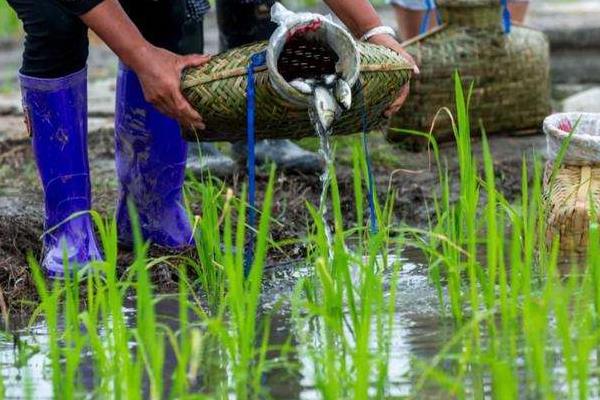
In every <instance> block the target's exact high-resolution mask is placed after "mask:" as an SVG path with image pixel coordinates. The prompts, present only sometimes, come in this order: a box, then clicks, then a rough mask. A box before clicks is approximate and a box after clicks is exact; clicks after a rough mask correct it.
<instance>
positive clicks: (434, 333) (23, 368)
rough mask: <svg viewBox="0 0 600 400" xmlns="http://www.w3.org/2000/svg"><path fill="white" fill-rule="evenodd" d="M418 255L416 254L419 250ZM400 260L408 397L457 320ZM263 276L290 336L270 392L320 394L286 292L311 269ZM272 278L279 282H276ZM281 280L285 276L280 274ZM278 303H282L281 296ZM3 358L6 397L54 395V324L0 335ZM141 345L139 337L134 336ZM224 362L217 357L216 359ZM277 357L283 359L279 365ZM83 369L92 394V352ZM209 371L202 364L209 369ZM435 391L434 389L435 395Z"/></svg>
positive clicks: (131, 317) (166, 313) (277, 324)
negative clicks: (419, 372)
mask: <svg viewBox="0 0 600 400" xmlns="http://www.w3.org/2000/svg"><path fill="white" fill-rule="evenodd" d="M415 256H416V255H415ZM398 262H399V263H401V264H402V272H401V273H400V277H399V279H398V282H397V290H398V291H399V292H400V293H402V296H399V297H398V298H397V299H396V306H395V307H396V311H395V315H394V322H393V327H392V329H393V337H392V338H391V352H390V371H389V380H390V388H389V395H390V396H394V397H395V396H398V397H404V396H408V395H410V394H411V393H412V392H413V389H414V386H415V384H416V383H417V380H418V375H417V374H415V372H416V371H415V369H414V365H415V363H417V364H421V363H428V362H429V361H430V360H431V359H432V358H433V357H434V356H435V355H436V354H437V353H438V352H439V350H440V349H441V347H442V346H443V344H444V343H445V342H446V341H447V340H448V339H449V338H450V337H451V335H452V322H451V320H449V319H447V318H444V317H442V316H441V315H440V308H439V302H438V299H437V295H436V292H435V289H434V287H433V286H432V285H431V284H430V283H429V282H428V279H427V275H426V274H427V269H426V268H425V267H424V266H423V265H420V264H416V263H413V262H412V261H410V260H409V259H406V258H403V259H401V260H398ZM272 274H273V276H272V277H269V278H268V279H269V281H268V282H266V283H265V286H266V287H265V292H264V295H263V302H264V304H263V308H264V311H263V313H264V314H270V316H271V333H270V337H271V344H272V345H274V346H276V345H283V344H285V343H286V342H287V341H288V340H290V338H291V341H292V345H291V347H292V349H291V350H290V351H291V353H292V354H291V355H289V356H288V359H289V361H286V362H282V360H278V358H279V355H278V354H277V353H272V354H271V356H272V360H271V361H272V362H273V363H275V369H274V370H273V371H270V372H266V373H265V374H264V377H263V385H264V388H265V391H266V392H267V393H268V395H269V397H270V398H274V399H291V398H302V399H316V398H321V396H320V394H319V391H318V390H317V389H316V388H315V376H314V371H313V368H312V365H311V363H312V362H311V360H310V357H307V355H306V354H303V353H304V351H303V350H302V346H297V347H296V345H294V342H296V343H297V340H296V339H294V337H295V336H297V335H298V334H299V332H295V331H294V326H293V325H294V323H293V321H292V316H291V315H290V310H289V304H288V305H286V304H285V300H284V299H286V298H288V297H289V296H291V295H292V294H293V293H292V291H291V290H289V289H290V288H293V287H294V282H296V281H297V279H298V276H301V275H305V274H306V269H305V268H297V271H296V272H295V273H291V271H290V268H289V266H287V267H283V270H282V271H279V272H277V273H276V272H273V273H272ZM273 279H277V282H275V283H273V284H272V285H271V283H270V282H272V280H273ZM282 280H283V281H282ZM282 302H283V304H281V305H279V303H282ZM156 312H157V317H158V318H159V319H164V322H165V323H167V324H169V325H170V326H172V327H173V329H175V330H176V329H177V328H176V325H177V322H176V321H175V318H174V316H176V315H177V313H178V304H177V300H176V299H174V298H173V296H167V297H165V298H162V299H160V301H159V302H158V304H157V307H156ZM123 313H124V315H125V316H126V320H127V321H128V322H127V325H128V326H129V327H133V326H134V325H135V308H134V306H133V307H124V308H123ZM0 340H1V343H0V365H1V367H2V376H3V379H4V382H5V390H6V398H7V399H10V398H27V397H29V398H33V399H51V398H53V395H52V379H51V376H52V373H51V368H50V367H49V362H50V360H49V356H48V353H49V351H50V349H49V346H48V340H49V337H48V326H47V324H46V323H45V321H44V320H43V319H42V320H40V321H38V322H36V323H35V324H33V326H32V327H31V328H27V329H19V330H17V331H16V332H15V333H13V334H5V335H3V336H2V337H0ZM131 344H132V346H135V342H132V343H131ZM213 362H214V363H217V364H218V360H213ZM176 364H177V362H176V359H175V358H174V356H173V354H168V355H167V358H166V359H165V364H164V379H165V381H167V380H168V379H169V376H170V375H171V374H172V373H173V371H174V369H175V368H176ZM277 364H281V365H280V366H277ZM80 368H81V372H82V375H84V373H83V371H87V372H88V374H89V375H87V376H82V378H83V385H84V387H87V389H86V390H84V391H82V393H81V395H82V397H85V396H86V395H88V394H93V387H94V378H93V375H94V364H93V361H92V358H91V357H90V356H89V355H88V356H85V355H84V358H83V361H82V364H81V366H80ZM208 372H209V371H203V373H208ZM434 393H435V392H433V393H432V394H431V395H432V396H433V397H430V398H436V397H435V396H434Z"/></svg>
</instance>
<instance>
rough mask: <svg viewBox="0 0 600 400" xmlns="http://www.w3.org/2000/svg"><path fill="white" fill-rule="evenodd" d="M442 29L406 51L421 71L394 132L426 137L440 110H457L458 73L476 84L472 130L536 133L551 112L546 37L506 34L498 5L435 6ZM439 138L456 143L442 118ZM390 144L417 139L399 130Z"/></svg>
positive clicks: (489, 0) (446, 0)
mask: <svg viewBox="0 0 600 400" xmlns="http://www.w3.org/2000/svg"><path fill="white" fill-rule="evenodd" d="M438 4H439V7H440V11H441V13H442V20H443V22H444V25H442V26H441V27H439V28H437V29H435V30H434V31H433V32H431V33H428V34H425V35H423V36H420V37H417V38H415V39H413V40H410V41H408V42H406V43H404V44H403V45H404V46H405V48H406V50H407V51H408V52H409V53H410V54H411V55H412V56H413V57H414V59H415V61H416V62H417V65H419V68H420V69H421V74H420V75H419V76H416V77H415V78H414V79H413V81H412V83H411V94H410V96H409V97H408V99H407V101H406V103H405V104H404V106H403V108H402V109H401V110H400V112H399V113H398V114H397V115H396V116H395V117H394V118H393V120H392V123H391V127H392V128H399V129H407V130H416V131H420V132H429V130H430V128H431V126H432V123H433V121H434V118H435V116H436V113H437V112H438V111H439V110H440V109H441V108H442V107H449V108H450V109H452V108H453V105H454V103H455V101H454V81H453V79H452V75H453V73H454V71H458V72H459V73H460V75H461V78H462V79H463V81H464V82H465V83H467V84H470V83H471V82H473V84H474V86H473V93H472V96H471V101H470V113H471V120H472V121H473V128H475V129H477V128H478V126H479V120H480V119H481V120H482V121H483V124H484V127H485V129H486V131H487V132H498V131H508V132H515V131H527V130H538V129H539V127H540V125H541V123H542V121H543V120H544V118H545V117H546V116H547V115H548V114H549V113H550V111H551V107H550V79H549V45H548V41H547V39H546V37H545V36H544V34H543V33H541V32H538V31H536V30H533V29H529V28H525V27H522V26H513V27H512V29H511V32H510V33H505V32H504V29H503V23H502V12H501V7H500V0H438ZM434 135H435V136H436V139H437V140H438V141H445V140H449V139H451V138H453V132H452V126H451V121H450V119H449V118H448V117H447V116H446V115H445V113H440V117H439V118H438V119H437V120H436V125H435V130H434ZM388 138H389V139H390V140H391V141H395V142H398V141H405V140H414V136H411V135H407V134H404V133H401V132H398V131H395V130H394V129H391V130H390V131H389V132H388Z"/></svg>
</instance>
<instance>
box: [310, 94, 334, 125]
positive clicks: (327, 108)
mask: <svg viewBox="0 0 600 400" xmlns="http://www.w3.org/2000/svg"><path fill="white" fill-rule="evenodd" d="M313 106H314V110H315V113H316V114H317V118H318V120H319V124H320V125H321V127H322V128H323V130H324V131H328V130H329V128H331V125H333V121H334V120H335V117H336V114H337V111H338V105H337V103H336V101H335V98H334V97H333V95H332V94H331V92H330V91H329V90H328V89H327V88H325V87H323V86H317V87H315V91H314V94H313Z"/></svg>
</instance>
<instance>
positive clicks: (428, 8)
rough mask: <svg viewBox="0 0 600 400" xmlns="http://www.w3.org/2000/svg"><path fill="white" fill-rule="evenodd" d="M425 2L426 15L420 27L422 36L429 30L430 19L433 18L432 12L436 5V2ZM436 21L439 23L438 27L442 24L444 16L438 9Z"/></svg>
mask: <svg viewBox="0 0 600 400" xmlns="http://www.w3.org/2000/svg"><path fill="white" fill-rule="evenodd" d="M423 1H424V2H425V14H423V20H421V26H420V27H419V34H421V35H422V34H424V33H426V32H427V29H428V28H429V18H430V17H431V12H432V11H433V9H434V5H435V0H423ZM435 20H436V21H437V24H438V25H441V24H442V16H441V14H440V11H439V10H438V9H437V7H436V10H435Z"/></svg>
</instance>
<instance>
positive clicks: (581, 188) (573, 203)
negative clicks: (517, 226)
mask: <svg viewBox="0 0 600 400" xmlns="http://www.w3.org/2000/svg"><path fill="white" fill-rule="evenodd" d="M551 173H552V163H551V162H549V163H548V164H547V165H546V169H545V173H544V197H545V202H546V206H547V212H548V223H547V231H546V237H547V242H548V244H551V243H552V241H553V240H554V239H555V238H556V237H558V238H560V249H561V250H562V251H566V252H572V253H585V252H586V250H587V245H588V233H589V224H590V221H591V218H592V215H593V213H592V212H591V211H592V207H593V209H594V210H595V211H596V212H600V166H589V165H586V166H576V165H566V166H562V167H560V169H559V170H558V172H557V174H556V177H555V178H554V182H553V183H552V185H551V184H550V175H551Z"/></svg>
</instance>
